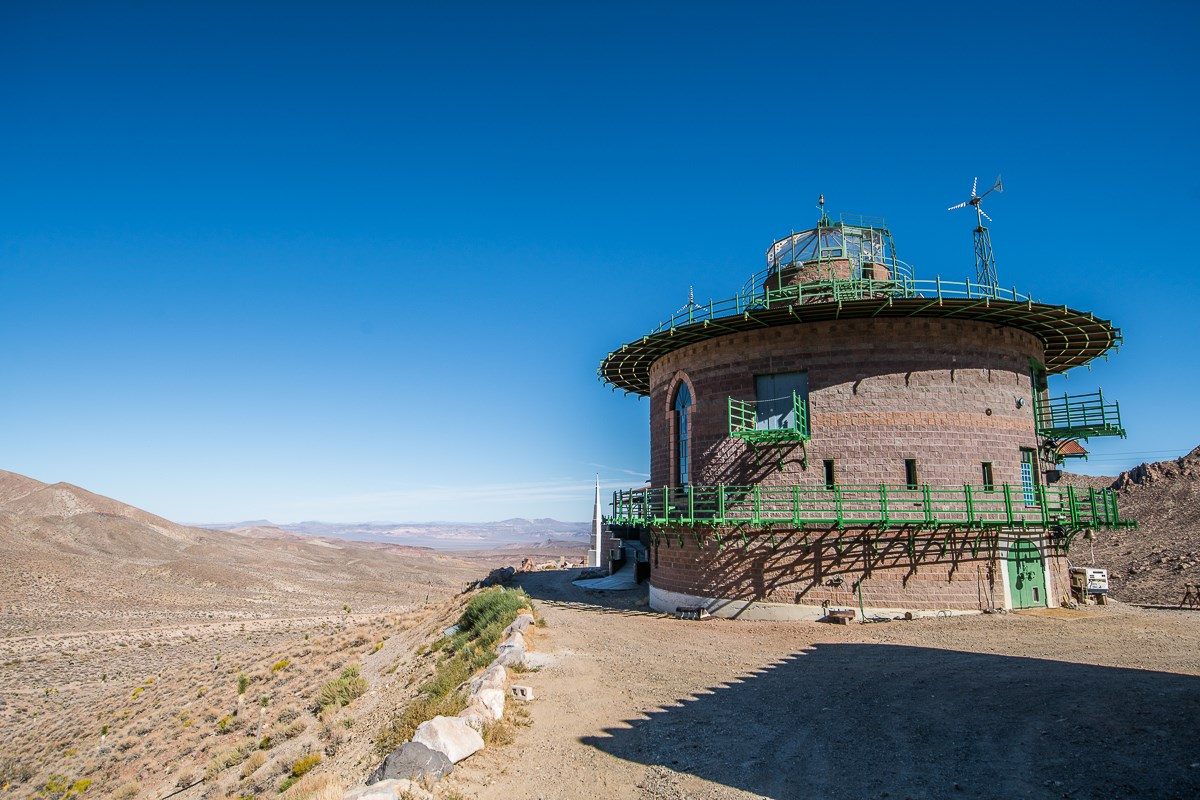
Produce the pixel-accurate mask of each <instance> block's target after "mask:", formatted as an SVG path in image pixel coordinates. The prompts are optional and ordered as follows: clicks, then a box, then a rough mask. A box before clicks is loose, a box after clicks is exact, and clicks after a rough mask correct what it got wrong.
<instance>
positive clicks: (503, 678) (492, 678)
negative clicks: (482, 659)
mask: <svg viewBox="0 0 1200 800" xmlns="http://www.w3.org/2000/svg"><path fill="white" fill-rule="evenodd" d="M507 683H508V670H506V669H505V668H504V665H503V664H497V663H496V662H494V661H493V662H492V665H491V666H490V667H488V668H487V669H485V670H484V671H483V672H482V673H480V674H479V676H478V677H476V678H473V679H472V680H471V694H475V693H476V692H478V691H479V690H480V689H503V688H504V686H505V684H507Z"/></svg>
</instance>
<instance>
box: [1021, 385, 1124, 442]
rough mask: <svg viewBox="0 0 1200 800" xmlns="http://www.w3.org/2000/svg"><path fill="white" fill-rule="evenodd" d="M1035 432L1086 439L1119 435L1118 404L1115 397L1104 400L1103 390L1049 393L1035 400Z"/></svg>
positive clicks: (1120, 433)
mask: <svg viewBox="0 0 1200 800" xmlns="http://www.w3.org/2000/svg"><path fill="white" fill-rule="evenodd" d="M1037 421H1038V433H1039V434H1041V435H1043V436H1052V437H1054V438H1056V439H1086V438H1088V437H1089V436H1120V437H1121V438H1122V439H1124V438H1125V429H1124V428H1123V427H1121V406H1120V404H1119V403H1117V401H1115V400H1112V401H1108V402H1106V401H1105V400H1104V393H1103V392H1101V391H1098V390H1097V391H1095V392H1092V393H1090V394H1076V395H1067V394H1064V395H1063V396H1062V397H1052V398H1050V399H1049V400H1045V401H1039V403H1038V409H1037Z"/></svg>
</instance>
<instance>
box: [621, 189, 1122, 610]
mask: <svg viewBox="0 0 1200 800" xmlns="http://www.w3.org/2000/svg"><path fill="white" fill-rule="evenodd" d="M1119 340H1120V334H1119V332H1118V331H1117V329H1116V328H1114V327H1113V326H1112V324H1111V323H1109V322H1108V321H1106V320H1103V319H1098V318H1097V317H1095V316H1094V315H1092V314H1090V313H1088V312H1084V311H1077V310H1074V309H1072V308H1070V307H1068V306H1065V305H1050V304H1046V303H1042V302H1038V301H1035V300H1033V299H1032V298H1030V297H1028V296H1026V295H1024V294H1020V293H1018V292H1017V291H1016V290H1014V289H1007V288H1002V287H1000V286H998V285H995V284H994V283H980V282H973V281H971V280H967V281H960V282H951V281H944V280H941V279H940V278H937V279H932V280H921V279H918V278H917V277H916V276H915V275H914V274H913V271H912V269H911V268H910V267H909V266H908V265H906V264H905V263H904V262H902V261H900V260H898V259H897V258H896V255H895V245H894V242H893V239H892V235H891V233H890V231H889V230H888V228H887V226H886V224H885V223H883V221H882V220H873V219H867V218H861V217H854V218H850V217H847V216H843V217H842V218H841V219H839V220H837V221H834V220H832V219H831V218H830V217H829V216H827V215H826V214H825V213H824V211H822V214H821V217H820V219H819V221H818V224H817V225H816V226H815V227H814V228H812V229H810V230H806V231H801V232H799V233H795V234H792V235H790V236H787V237H785V238H783V239H781V240H779V241H777V242H775V243H774V244H772V245H771V247H770V248H769V249H768V251H767V263H766V268H765V269H764V270H763V271H762V272H760V273H758V274H757V275H755V276H754V277H752V278H751V279H750V280H749V281H748V282H747V283H746V284H745V285H744V286H743V287H742V290H741V291H740V292H739V293H738V294H737V295H735V296H734V297H731V298H729V299H727V300H723V301H719V302H710V303H708V304H703V305H702V304H696V303H693V302H689V304H688V305H687V306H685V307H684V308H683V309H681V310H680V311H679V312H678V313H676V314H675V315H673V316H672V318H671V319H670V320H669V321H668V322H666V323H664V324H662V325H661V326H659V327H658V328H657V329H655V330H653V331H651V332H650V333H648V334H646V335H644V336H642V337H640V338H638V339H635V340H633V341H631V342H629V343H628V344H625V345H623V346H621V347H620V348H619V349H617V350H615V351H614V352H612V353H610V354H609V355H608V357H607V358H605V359H604V361H603V363H602V364H601V366H600V375H601V377H602V378H603V379H604V380H605V381H607V382H608V383H610V384H612V385H613V386H615V387H616V388H619V389H624V390H625V391H627V392H632V393H635V394H639V395H645V396H647V397H648V398H649V402H650V481H649V483H648V485H647V486H645V487H642V488H635V489H630V490H627V491H621V492H617V493H615V494H614V496H613V506H612V514H611V516H610V517H609V518H608V530H609V531H610V534H611V535H612V536H613V537H614V539H615V541H614V549H613V552H614V555H615V557H616V558H617V559H618V560H619V559H622V558H634V559H637V560H639V561H641V562H643V564H644V566H643V564H639V567H641V572H642V573H643V574H644V573H646V572H648V576H649V581H650V603H651V605H652V606H653V607H654V608H655V609H657V610H660V611H669V612H674V611H676V610H677V609H679V608H692V609H694V608H704V609H707V610H708V612H710V613H712V614H716V615H722V616H730V617H743V618H760V619H761V618H772V619H787V618H795V619H816V618H820V617H822V616H825V615H826V614H827V612H828V610H829V609H830V608H831V607H833V608H840V609H853V610H854V611H855V612H856V614H862V615H863V616H864V617H871V616H874V615H882V614H887V615H893V614H897V613H903V612H909V611H910V612H913V613H915V614H921V613H926V614H928V613H938V612H945V611H950V612H970V611H981V610H987V609H993V608H1024V607H1032V606H1047V605H1050V606H1053V605H1058V604H1059V602H1060V600H1061V599H1062V598H1063V597H1064V596H1067V595H1068V594H1069V587H1068V573H1067V559H1066V556H1067V553H1068V551H1069V549H1070V547H1071V544H1072V542H1073V541H1074V539H1075V538H1076V537H1077V536H1078V535H1079V534H1080V533H1087V532H1088V531H1090V530H1091V529H1095V528H1101V527H1113V526H1119V525H1128V524H1132V523H1129V522H1127V521H1125V520H1122V519H1121V517H1120V515H1119V512H1118V509H1117V506H1116V498H1115V496H1114V495H1113V494H1112V493H1111V492H1107V491H1097V490H1094V489H1087V488H1080V487H1075V486H1070V485H1064V484H1063V483H1062V482H1060V481H1059V476H1060V474H1061V473H1060V466H1061V463H1062V461H1063V459H1064V458H1067V457H1071V456H1076V455H1082V454H1085V453H1086V451H1085V450H1083V448H1082V447H1081V446H1079V442H1080V441H1082V440H1086V439H1088V438H1089V437H1092V436H1105V435H1120V436H1123V435H1124V431H1123V429H1122V428H1121V423H1120V413H1119V408H1118V406H1117V404H1116V403H1114V402H1110V401H1108V400H1106V399H1105V398H1104V397H1103V396H1102V395H1101V394H1100V393H1099V392H1095V393H1091V394H1085V395H1076V396H1059V397H1050V396H1049V395H1048V394H1047V385H1046V378H1047V376H1048V375H1049V374H1056V373H1062V372H1065V371H1067V370H1069V369H1071V368H1073V367H1077V366H1081V365H1084V364H1086V363H1088V362H1089V361H1091V360H1092V359H1094V358H1096V357H1098V356H1101V355H1103V354H1105V353H1107V352H1108V351H1109V350H1111V349H1113V348H1114V347H1115V346H1116V345H1117V344H1118V342H1119Z"/></svg>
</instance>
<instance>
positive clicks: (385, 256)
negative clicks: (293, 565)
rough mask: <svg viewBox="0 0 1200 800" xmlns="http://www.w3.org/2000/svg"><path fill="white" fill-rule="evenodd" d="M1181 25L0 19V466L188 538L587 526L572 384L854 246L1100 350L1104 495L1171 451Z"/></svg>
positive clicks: (638, 452) (1191, 366) (555, 11)
mask: <svg viewBox="0 0 1200 800" xmlns="http://www.w3.org/2000/svg"><path fill="white" fill-rule="evenodd" d="M1198 8H1200V7H1197V6H1196V5H1195V4H1190V3H1157V4H1156V3H1140V4H1137V5H1134V4H1127V5H1124V6H1120V5H1115V4H1096V3H1088V4H1083V3H1078V4H1036V5H1034V4H1028V5H1023V4H1015V5H996V4H993V5H992V6H988V7H985V8H983V9H982V10H980V7H979V6H977V5H975V4H963V3H954V4H937V5H935V4H930V5H928V6H923V7H918V6H913V5H912V4H871V3H858V4H855V5H853V6H852V7H844V6H839V5H837V4H824V5H823V6H820V7H802V6H801V5H800V4H779V5H773V4H755V5H754V6H753V7H750V6H746V7H742V8H738V7H736V6H733V5H729V4H704V3H689V4H686V5H685V4H679V5H667V4H656V3H629V4H622V3H609V4H603V5H597V6H595V7H592V8H590V9H589V8H585V7H583V6H582V5H581V4H549V3H537V4H527V5H522V4H494V3H493V4H481V5H468V4H454V3H439V4H426V5H425V6H423V7H421V8H418V7H416V6H415V4H413V5H411V6H408V7H406V6H404V5H402V4H385V3H353V2H340V3H336V4H335V3H328V4H325V5H314V4H306V3H289V4H279V3H261V4H255V3H240V4H234V3H204V4H189V3H170V4H162V3H148V2H147V3H139V4H123V3H118V2H114V3H107V4H84V3H79V4H60V3H38V4H34V3H29V4H17V3H8V4H4V5H3V7H0V67H2V68H3V74H4V75H5V76H6V77H5V80H4V81H3V82H0V102H2V103H3V108H4V116H3V124H2V125H0V342H2V343H3V346H4V352H5V357H4V360H3V365H4V371H3V375H4V380H3V388H4V390H3V392H2V393H0V466H2V467H4V468H7V469H11V470H15V471H17V472H22V473H25V474H29V475H32V476H34V477H37V478H39V479H42V480H47V481H55V480H66V481H70V482H72V483H77V484H80V485H83V486H86V487H88V488H90V489H93V490H95V491H99V492H102V493H104V494H108V495H112V496H115V497H118V498H121V499H123V500H126V501H128V502H132V503H134V504H137V505H139V506H142V507H145V508H147V509H149V510H152V511H155V512H157V513H161V514H164V515H166V516H169V517H173V518H175V519H180V520H187V521H210V520H234V519H245V518H257V517H269V518H271V519H274V520H277V521H292V520H299V519H314V518H321V519H335V520H346V521H351V520H372V519H375V520H378V519H395V520H426V519H458V520H485V519H495V518H502V517H508V516H517V515H521V516H557V517H559V518H567V519H584V518H587V517H588V516H590V492H589V488H588V487H589V484H590V481H591V479H592V476H593V474H594V473H595V472H597V471H599V472H600V473H601V477H602V478H603V480H604V482H605V484H606V486H610V485H611V486H616V485H637V484H640V483H641V481H642V479H643V476H642V474H641V473H643V472H644V471H645V469H646V462H647V430H646V415H647V406H646V401H645V400H640V401H639V400H636V399H634V398H632V397H623V396H622V395H621V394H620V393H613V392H611V391H610V390H608V389H607V388H605V387H603V386H602V385H601V384H599V383H598V382H597V381H596V377H595V369H596V366H597V363H598V361H599V360H600V359H601V358H602V357H603V356H604V354H605V353H606V352H607V351H608V350H610V349H611V348H613V347H614V346H616V345H618V344H619V343H621V342H622V341H624V340H626V339H629V338H632V337H634V336H636V335H639V334H641V333H643V332H644V331H645V330H646V329H647V328H649V327H651V326H653V325H655V324H657V322H658V321H659V320H660V319H661V318H663V317H664V316H665V315H666V314H669V313H670V312H671V311H673V310H674V309H676V308H678V307H679V306H680V305H682V304H683V302H684V301H685V300H686V294H687V289H688V286H689V285H695V287H696V292H697V295H698V296H699V297H700V298H701V299H705V298H707V297H709V296H714V297H718V298H720V297H724V296H728V295H730V294H732V293H733V292H734V291H736V289H737V288H738V287H739V286H740V285H741V283H742V281H743V280H744V278H745V277H746V276H747V275H748V274H749V273H750V272H752V271H754V270H756V269H758V268H759V266H760V264H761V261H762V254H763V251H764V250H765V248H766V247H767V245H768V244H769V243H770V242H771V241H772V239H773V238H776V237H777V236H779V235H782V234H785V233H787V231H789V230H790V229H793V228H801V227H805V226H807V225H809V224H811V222H812V220H813V217H814V211H813V203H814V200H815V198H816V196H817V195H818V194H819V193H821V192H823V193H824V194H825V195H826V197H827V199H828V203H829V206H830V208H832V209H833V210H835V211H838V210H844V211H856V212H863V213H870V214H879V215H883V216H886V217H887V218H888V220H889V222H890V223H891V226H892V229H893V231H894V233H895V235H896V241H897V245H898V250H899V253H900V256H901V258H903V259H904V260H906V261H909V262H910V263H913V264H915V265H916V266H917V269H918V271H919V272H920V274H921V275H922V276H925V277H932V276H933V275H935V274H938V273H941V274H942V275H944V276H946V277H951V276H953V277H955V278H956V279H961V277H963V276H966V275H967V274H969V273H970V272H971V271H972V260H971V259H972V252H971V241H970V227H971V224H970V223H971V220H970V219H969V218H968V217H967V216H966V215H965V214H964V213H963V212H958V213H957V214H949V213H947V212H946V211H945V209H946V206H948V205H950V204H951V203H953V202H957V201H959V200H961V199H963V197H964V195H965V193H966V192H967V190H968V189H969V186H970V179H971V178H972V177H973V176H975V175H980V176H981V177H982V178H983V179H985V180H986V179H987V178H990V177H991V176H993V175H994V174H995V173H997V172H1003V173H1004V177H1005V182H1006V184H1007V188H1008V191H1007V192H1006V193H1005V194H1003V195H1001V196H1000V197H997V198H996V200H995V202H993V203H991V204H990V205H989V211H990V213H991V214H992V215H993V217H995V220H996V221H995V224H994V225H993V227H992V232H993V237H994V242H995V248H996V254H997V265H998V269H999V273H1000V278H1001V282H1002V283H1003V284H1005V285H1016V286H1017V287H1018V288H1020V289H1022V290H1023V291H1024V290H1026V289H1028V290H1029V291H1031V292H1032V293H1033V294H1034V295H1035V296H1037V297H1039V298H1042V299H1046V300H1050V301H1053V302H1063V303H1069V304H1071V305H1072V306H1074V307H1077V308H1083V309H1088V310H1093V311H1095V312H1096V313H1097V314H1098V315H1100V316H1104V317H1108V318H1111V319H1113V320H1114V321H1115V322H1116V323H1117V324H1118V325H1120V326H1121V327H1122V329H1123V330H1124V333H1125V336H1126V345H1125V347H1124V348H1123V349H1122V350H1121V352H1120V353H1119V354H1118V355H1117V356H1116V357H1115V358H1113V359H1112V360H1111V361H1110V362H1107V363H1104V362H1102V363H1100V364H1098V365H1096V367H1095V368H1094V369H1093V370H1092V371H1091V372H1090V373H1088V372H1087V371H1076V373H1074V374H1072V375H1071V376H1070V377H1069V378H1068V379H1067V380H1066V382H1065V384H1064V382H1063V381H1062V380H1061V379H1060V380H1059V381H1057V382H1056V383H1055V384H1054V385H1053V388H1054V389H1056V390H1061V389H1062V388H1069V389H1073V390H1078V391H1084V390H1090V389H1091V388H1093V387H1094V386H1096V385H1101V386H1103V387H1104V389H1105V392H1106V394H1108V395H1110V396H1112V397H1114V398H1117V399H1119V400H1120V401H1121V404H1122V411H1123V414H1124V418H1125V422H1126V427H1127V429H1128V430H1129V438H1128V439H1126V440H1123V441H1122V440H1114V441H1107V440H1105V441H1101V440H1093V442H1092V445H1093V451H1094V453H1095V455H1094V457H1093V459H1092V461H1091V462H1090V464H1088V465H1086V469H1087V470H1088V471H1091V472H1101V473H1110V474H1111V473H1115V472H1116V471H1117V470H1119V469H1121V468H1124V467H1128V466H1130V465H1132V464H1135V463H1138V462H1140V461H1142V460H1155V459H1158V458H1165V457H1169V456H1174V455H1178V454H1180V453H1182V452H1184V451H1185V450H1189V449H1191V448H1192V447H1194V446H1195V445H1196V444H1198V443H1200V416H1198V415H1197V414H1196V412H1195V408H1196V399H1195V398H1196V397H1197V395H1198V394H1200V378H1198V377H1197V375H1198V374H1200V350H1198V348H1197V341H1198V340H1200V336H1198V334H1200V323H1198V322H1197V316H1196V309H1197V302H1198V298H1200V269H1198V268H1197V266H1196V264H1197V253H1196V250H1197V235H1196V227H1197V225H1196V217H1197V205H1198V201H1200V178H1198V177H1197V175H1198V171H1197V167H1198V163H1197V162H1198V161H1200V158H1198V148H1197V141H1198V138H1200V136H1198V134H1197V131H1200V111H1198V110H1197V108H1198V104H1197V103H1196V100H1195V98H1196V97H1197V96H1200V92H1198V87H1197V75H1198V71H1197V68H1198V66H1200V64H1198V61H1200V57H1198V55H1197V53H1198V49H1197V48H1196V47H1195V41H1196V39H1197V34H1200V12H1198V10H1197V9H1198Z"/></svg>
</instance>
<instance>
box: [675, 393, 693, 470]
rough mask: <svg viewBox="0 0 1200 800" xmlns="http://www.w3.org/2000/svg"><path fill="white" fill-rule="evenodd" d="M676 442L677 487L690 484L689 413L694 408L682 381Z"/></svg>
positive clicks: (677, 409)
mask: <svg viewBox="0 0 1200 800" xmlns="http://www.w3.org/2000/svg"><path fill="white" fill-rule="evenodd" d="M673 407H674V409H675V442H676V447H677V448H678V450H677V451H676V456H677V458H676V459H675V485H676V486H687V484H688V411H690V410H691V407H692V393H691V392H690V391H689V390H688V386H687V384H686V383H684V382H682V381H680V383H679V388H678V389H676V390H675V403H674V404H673Z"/></svg>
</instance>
